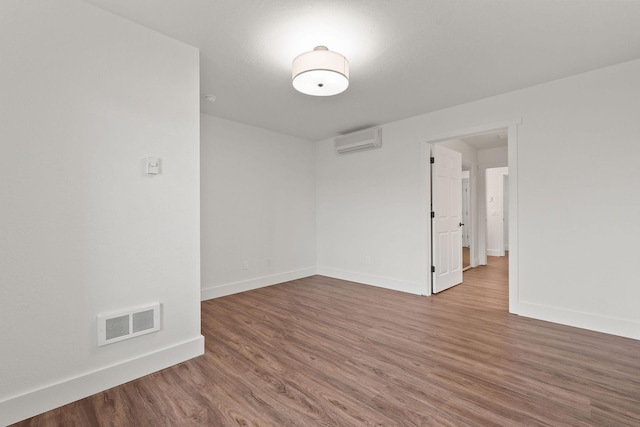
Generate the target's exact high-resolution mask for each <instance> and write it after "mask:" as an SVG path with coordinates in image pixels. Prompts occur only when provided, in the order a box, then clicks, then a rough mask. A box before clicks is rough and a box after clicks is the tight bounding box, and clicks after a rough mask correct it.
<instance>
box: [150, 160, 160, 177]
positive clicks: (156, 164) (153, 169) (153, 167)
mask: <svg viewBox="0 0 640 427" xmlns="http://www.w3.org/2000/svg"><path fill="white" fill-rule="evenodd" d="M159 173H160V159H159V158H157V157H152V156H149V157H147V174H149V175H157V174H159Z"/></svg>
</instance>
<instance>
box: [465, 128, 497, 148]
mask: <svg viewBox="0 0 640 427" xmlns="http://www.w3.org/2000/svg"><path fill="white" fill-rule="evenodd" d="M460 140H461V141H462V142H464V143H465V144H467V145H470V146H472V147H473V148H475V149H476V150H478V151H480V150H488V149H490V148H498V147H506V146H507V130H506V129H504V130H500V131H497V132H489V133H483V134H480V135H473V136H467V137H465V138H460Z"/></svg>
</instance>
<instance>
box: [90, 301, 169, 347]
mask: <svg viewBox="0 0 640 427" xmlns="http://www.w3.org/2000/svg"><path fill="white" fill-rule="evenodd" d="M159 330H160V304H152V305H148V306H144V307H136V308H131V309H127V310H121V311H117V312H113V313H108V314H98V346H103V345H107V344H111V343H114V342H118V341H122V340H126V339H129V338H134V337H137V336H140V335H144V334H148V333H150V332H155V331H159Z"/></svg>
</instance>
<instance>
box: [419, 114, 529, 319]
mask: <svg viewBox="0 0 640 427" xmlns="http://www.w3.org/2000/svg"><path fill="white" fill-rule="evenodd" d="M520 123H521V120H520V119H518V120H513V121H507V122H500V123H492V124H487V125H481V126H475V127H471V128H464V129H459V130H452V131H450V132H446V133H443V134H439V135H436V136H433V137H431V138H426V139H424V140H423V143H422V147H423V148H422V153H423V157H422V159H423V160H422V165H423V166H422V167H423V171H424V173H423V175H422V176H423V183H425V187H426V188H425V191H424V192H423V194H424V195H425V200H424V202H425V206H429V209H427V210H426V212H425V213H426V215H425V216H426V217H427V218H426V219H427V221H425V227H424V230H425V237H426V238H425V240H424V242H425V243H424V244H425V249H424V253H425V255H426V257H425V258H426V259H427V262H426V263H425V266H424V268H423V271H424V289H425V292H424V294H425V295H431V294H432V293H434V292H433V287H432V286H433V281H434V279H433V272H432V270H433V269H434V268H435V266H434V265H433V260H434V257H433V255H434V254H435V253H436V251H437V250H438V248H437V242H435V243H434V240H433V239H432V237H433V234H432V230H431V227H429V226H428V225H426V224H431V215H432V214H431V210H430V207H431V205H430V202H431V201H430V198H431V195H432V192H431V190H432V181H431V164H430V156H431V149H432V147H433V146H434V145H436V144H438V145H439V144H440V143H442V144H443V145H445V146H448V147H449V148H455V147H452V145H454V146H455V145H458V146H460V147H462V149H459V150H458V151H460V152H462V157H463V160H464V161H465V163H467V165H466V166H465V167H464V168H462V166H463V165H461V169H468V171H469V181H468V183H461V185H462V187H461V188H460V190H459V191H460V193H459V194H460V195H461V196H462V195H463V194H464V192H465V191H464V189H465V188H468V194H469V198H468V203H469V208H470V209H469V210H468V212H469V215H468V219H467V218H465V220H464V221H462V220H461V221H460V222H461V223H462V224H465V225H467V224H469V226H468V227H467V229H468V231H466V230H465V232H463V233H462V238H461V245H462V248H466V247H468V248H469V250H468V254H469V260H468V261H467V262H465V267H466V266H467V265H468V266H469V267H471V266H473V267H475V266H478V265H486V264H487V249H493V248H490V247H488V246H487V243H488V236H487V230H486V225H487V219H488V215H487V200H488V199H487V188H486V182H487V178H486V171H487V170H488V169H493V168H500V167H506V168H508V173H507V174H504V175H503V176H502V177H501V179H502V180H503V181H502V182H501V184H502V188H503V190H504V191H503V198H502V199H501V200H500V202H501V204H502V205H504V207H505V209H504V211H500V213H499V214H498V217H499V218H500V220H501V222H502V233H501V234H502V238H503V242H504V243H505V244H504V245H503V246H502V251H504V254H505V255H506V254H508V257H505V258H506V259H505V262H508V266H509V274H508V276H509V285H508V292H509V311H510V312H514V310H515V309H516V308H517V303H518V280H517V278H518V244H517V243H518V232H517V230H518V227H517V224H518V218H517V163H516V162H515V159H516V158H517V126H518V125H519V124H520ZM491 138H493V139H494V140H496V139H499V140H501V141H502V142H501V145H499V146H486V145H485V146H482V144H483V143H485V144H486V143H487V142H486V141H487V139H491ZM451 140H456V141H457V142H455V143H451V142H449V141H451ZM483 140H484V142H483ZM465 146H466V147H467V148H464V147H465ZM470 147H471V148H474V149H470ZM465 150H466V151H465ZM465 153H466V154H465ZM474 153H475V158H474V157H473V156H474ZM469 157H471V161H469V160H468V159H469ZM465 186H468V187H465ZM463 200H464V199H463ZM463 203H465V202H464V201H463ZM462 211H463V214H464V212H466V210H465V209H462ZM503 219H504V220H503ZM462 248H461V250H462ZM491 253H494V252H491ZM464 255H465V254H464V252H462V253H461V258H462V257H464ZM465 261H466V260H465Z"/></svg>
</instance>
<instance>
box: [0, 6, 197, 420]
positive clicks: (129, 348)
mask: <svg viewBox="0 0 640 427" xmlns="http://www.w3.org/2000/svg"><path fill="white" fill-rule="evenodd" d="M0 57H1V58H2V66H0V93H1V94H2V95H1V96H0V121H1V123H0V144H1V148H2V150H1V152H2V155H1V156H0V200H2V202H1V205H0V206H1V207H0V224H1V225H0V234H1V235H0V349H1V351H0V378H1V380H0V425H5V424H9V423H12V422H14V421H18V420H20V419H23V418H27V417H29V416H32V415H35V414H36V413H39V412H42V411H45V410H48V409H50V408H53V407H56V406H60V405H62V404H65V403H68V402H70V401H72V400H76V399H79V398H82V397H85V396H87V395H90V394H93V393H95V392H97V391H100V390H102V389H106V388H109V387H112V386H114V385H117V384H120V383H123V382H126V381H129V380H131V379H134V378H137V377H140V376H143V375H146V374H147V373H150V372H152V371H154V370H158V369H162V368H164V367H166V366H169V365H172V364H175V363H178V362H180V361H183V360H186V359H188V358H191V357H193V356H196V355H198V354H201V353H202V352H203V349H204V342H203V338H202V336H201V335H200V305H199V290H200V286H199V270H200V268H199V183H198V180H199V162H198V158H199V134H198V130H199V111H198V110H199V94H198V92H199V88H198V85H199V83H198V51H197V50H196V49H194V48H192V47H188V46H186V45H183V44H181V43H178V42H176V41H174V40H171V39H169V38H167V37H164V36H161V35H160V34H158V33H156V32H153V31H150V30H147V29H144V28H142V27H140V26H137V25H135V24H132V23H130V22H128V21H125V20H123V19H121V18H118V17H116V16H114V15H111V14H108V13H106V12H104V11H102V10H100V9H97V8H95V7H93V6H90V5H88V4H86V3H83V2H80V1H72V0H59V1H56V2H50V1H46V0H40V1H39V0H3V1H2V2H1V3H0ZM149 155H154V156H158V157H160V158H161V159H162V162H163V170H162V174H160V175H158V176H153V177H150V176H146V175H144V174H143V173H142V163H141V161H142V159H143V158H144V157H145V156H149ZM150 302H159V303H161V304H162V319H161V324H162V330H161V331H159V332H155V333H152V334H149V335H145V336H142V337H138V338H135V339H131V340H126V341H122V342H118V343H114V344H111V345H107V346H104V347H97V345H96V342H97V339H96V335H97V333H96V315H97V314H99V313H106V312H111V311H114V310H119V309H123V308H128V307H135V306H138V305H141V304H147V303H150Z"/></svg>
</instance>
